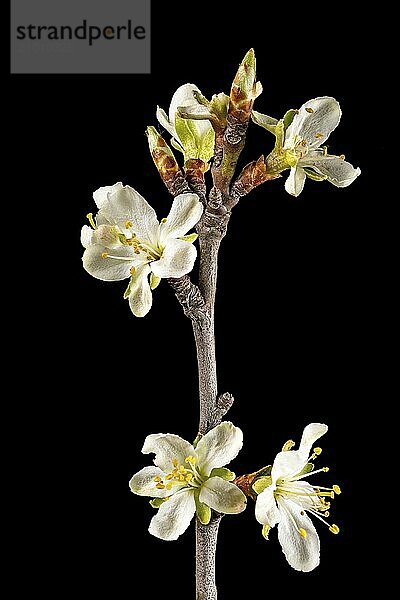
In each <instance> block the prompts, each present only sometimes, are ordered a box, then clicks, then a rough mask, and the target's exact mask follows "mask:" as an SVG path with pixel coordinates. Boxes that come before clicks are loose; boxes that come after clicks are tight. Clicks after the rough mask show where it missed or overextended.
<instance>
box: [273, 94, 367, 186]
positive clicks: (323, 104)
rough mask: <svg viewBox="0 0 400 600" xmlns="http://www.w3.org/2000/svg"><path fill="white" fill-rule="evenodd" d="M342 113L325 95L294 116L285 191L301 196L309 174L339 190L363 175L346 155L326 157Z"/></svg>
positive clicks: (287, 142) (287, 138)
mask: <svg viewBox="0 0 400 600" xmlns="http://www.w3.org/2000/svg"><path fill="white" fill-rule="evenodd" d="M341 115H342V111H341V110H340V106H339V103H338V102H337V100H335V99H334V98H330V97H328V96H322V97H321V98H314V99H313V100H309V101H308V102H306V103H305V104H303V106H302V107H301V108H300V110H299V111H298V112H297V114H296V115H295V116H294V118H293V121H292V123H291V124H290V125H289V127H288V128H287V130H286V133H285V141H284V146H283V150H284V152H285V153H286V158H287V160H288V162H289V164H290V165H291V169H290V174H289V177H288V178H287V180H286V183H285V189H286V191H287V192H288V193H289V194H291V195H292V196H298V195H299V194H300V193H301V192H302V190H303V187H304V182H305V180H306V177H307V175H308V176H309V177H310V178H311V179H316V180H321V181H322V180H325V179H326V180H327V181H329V182H330V183H332V184H333V185H335V186H336V187H347V186H348V185H350V184H351V183H353V181H354V180H355V179H356V177H358V176H359V175H360V173H361V170H360V169H359V168H357V169H355V168H354V167H353V165H351V164H350V163H349V162H347V161H346V160H345V157H344V155H341V156H334V155H330V154H327V150H326V148H323V147H322V145H323V144H324V142H326V140H327V139H328V137H329V136H330V134H331V133H332V131H333V130H334V129H335V128H336V127H337V125H338V124H339V121H340V117H341Z"/></svg>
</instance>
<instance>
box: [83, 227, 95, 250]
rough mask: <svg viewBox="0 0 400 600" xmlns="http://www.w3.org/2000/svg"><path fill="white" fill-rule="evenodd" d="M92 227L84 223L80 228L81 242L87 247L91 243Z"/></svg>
mask: <svg viewBox="0 0 400 600" xmlns="http://www.w3.org/2000/svg"><path fill="white" fill-rule="evenodd" d="M93 233H94V231H93V229H92V228H91V227H89V225H84V226H83V227H82V229H81V244H82V246H83V247H84V248H87V247H88V246H90V244H91V243H92V237H93Z"/></svg>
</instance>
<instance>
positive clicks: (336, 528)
mask: <svg viewBox="0 0 400 600" xmlns="http://www.w3.org/2000/svg"><path fill="white" fill-rule="evenodd" d="M329 531H331V532H332V533H334V534H335V535H336V534H338V533H339V531H340V529H339V527H338V526H337V525H335V524H333V525H331V526H330V527H329Z"/></svg>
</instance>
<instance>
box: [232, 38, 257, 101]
mask: <svg viewBox="0 0 400 600" xmlns="http://www.w3.org/2000/svg"><path fill="white" fill-rule="evenodd" d="M234 83H235V84H236V85H237V87H238V88H239V89H240V91H241V92H242V94H244V95H245V96H246V97H247V98H252V97H253V95H254V93H255V85H256V55H255V53H254V50H253V48H250V50H249V51H248V52H247V54H246V56H245V57H244V59H243V61H242V63H241V65H240V67H239V69H238V72H237V74H236V77H235V81H234Z"/></svg>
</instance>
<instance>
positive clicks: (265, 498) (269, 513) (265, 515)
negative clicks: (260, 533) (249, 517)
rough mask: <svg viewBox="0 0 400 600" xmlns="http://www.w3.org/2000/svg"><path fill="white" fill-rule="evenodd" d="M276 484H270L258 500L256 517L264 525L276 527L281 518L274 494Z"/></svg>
mask: <svg viewBox="0 0 400 600" xmlns="http://www.w3.org/2000/svg"><path fill="white" fill-rule="evenodd" d="M274 491H275V486H274V485H270V486H269V487H267V488H266V489H265V490H264V491H263V492H261V494H259V495H258V496H257V500H256V519H257V521H258V522H259V523H261V524H262V525H269V526H270V527H274V526H275V525H276V524H277V523H279V520H280V512H279V509H278V507H277V505H276V501H275V496H274Z"/></svg>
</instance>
